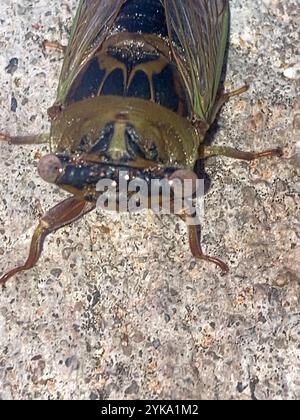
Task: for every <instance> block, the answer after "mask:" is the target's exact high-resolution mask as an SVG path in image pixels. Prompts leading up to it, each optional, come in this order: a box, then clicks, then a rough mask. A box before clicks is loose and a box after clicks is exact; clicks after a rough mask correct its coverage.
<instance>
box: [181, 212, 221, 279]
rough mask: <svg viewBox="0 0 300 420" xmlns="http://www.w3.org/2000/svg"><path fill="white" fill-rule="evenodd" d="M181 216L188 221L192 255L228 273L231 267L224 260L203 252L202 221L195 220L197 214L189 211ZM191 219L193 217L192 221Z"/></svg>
mask: <svg viewBox="0 0 300 420" xmlns="http://www.w3.org/2000/svg"><path fill="white" fill-rule="evenodd" d="M180 217H181V218H182V220H184V221H185V222H186V223H187V227H188V235H189V243H190V249H191V252H192V255H193V256H194V257H195V258H197V259H199V260H203V261H208V262H210V263H213V264H215V265H217V266H218V267H219V268H220V269H221V270H222V273H223V274H224V275H225V274H227V273H228V272H229V267H228V265H227V264H226V263H225V262H224V261H222V260H220V259H219V258H217V257H213V256H210V255H206V254H205V253H204V252H203V250H202V246H201V225H200V221H197V220H195V218H196V217H197V216H196V215H193V216H191V215H189V214H188V213H185V214H183V215H182V216H180ZM191 219H193V220H192V223H191Z"/></svg>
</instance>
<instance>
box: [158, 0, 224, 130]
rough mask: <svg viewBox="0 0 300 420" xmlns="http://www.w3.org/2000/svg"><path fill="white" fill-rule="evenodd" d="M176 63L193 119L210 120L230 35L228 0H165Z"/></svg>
mask: <svg viewBox="0 0 300 420" xmlns="http://www.w3.org/2000/svg"><path fill="white" fill-rule="evenodd" d="M164 2H165V9H166V16H167V23H168V30H169V37H170V39H171V41H172V42H171V45H172V49H173V54H174V56H175V60H176V62H177V65H178V67H179V69H180V72H181V74H182V76H183V79H184V82H185V86H186V89H187V91H188V93H189V96H190V100H191V103H192V104H193V111H194V117H195V118H197V119H200V120H203V121H206V122H207V121H209V118H210V114H211V112H212V107H213V105H214V102H215V100H216V95H217V92H218V88H219V83H220V78H221V74H222V68H223V63H224V55H225V50H226V45H227V39H228V32H229V0H185V1H182V0H164Z"/></svg>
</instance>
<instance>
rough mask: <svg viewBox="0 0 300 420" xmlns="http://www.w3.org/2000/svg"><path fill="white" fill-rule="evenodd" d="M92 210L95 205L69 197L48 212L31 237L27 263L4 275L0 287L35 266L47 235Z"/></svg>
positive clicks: (0, 279)
mask: <svg viewBox="0 0 300 420" xmlns="http://www.w3.org/2000/svg"><path fill="white" fill-rule="evenodd" d="M94 208H95V204H93V203H88V202H86V201H84V200H78V199H76V198H74V197H71V198H68V199H67V200H65V201H63V202H62V203H60V204H58V205H57V206H55V207H54V208H52V209H51V210H49V211H48V212H47V213H46V214H45V215H44V216H43V217H42V218H41V219H40V222H39V224H38V226H37V228H36V230H35V232H34V234H33V236H32V240H31V246H30V251H29V256H28V258H27V261H26V262H25V264H24V265H21V266H19V267H17V268H15V269H13V270H11V271H9V272H8V273H6V274H4V275H3V276H2V277H1V278H0V285H2V286H4V285H5V283H6V282H7V281H8V280H9V279H10V278H11V277H13V276H15V275H16V274H17V273H20V272H22V271H27V270H30V269H31V268H32V267H34V266H35V265H36V263H37V262H38V260H39V258H40V256H41V253H42V250H43V243H44V240H45V238H46V236H47V235H49V233H52V232H54V231H56V230H58V229H60V228H62V227H63V226H66V225H69V224H70V223H72V222H74V221H75V220H77V219H79V218H81V217H82V216H84V215H85V214H86V213H88V212H90V211H91V210H93V209H94Z"/></svg>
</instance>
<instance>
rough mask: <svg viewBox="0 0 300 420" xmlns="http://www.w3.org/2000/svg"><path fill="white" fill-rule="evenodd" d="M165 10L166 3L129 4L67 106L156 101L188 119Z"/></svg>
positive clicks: (152, 0) (136, 0) (81, 76)
mask: <svg viewBox="0 0 300 420" xmlns="http://www.w3.org/2000/svg"><path fill="white" fill-rule="evenodd" d="M167 35H168V29H167V23H166V16H165V10H164V6H163V5H162V2H161V1H160V0H143V1H140V0H129V1H127V2H126V3H125V4H124V5H123V7H122V8H121V10H120V13H119V15H118V17H117V19H116V21H115V23H114V25H113V28H112V29H111V31H110V35H109V36H108V37H107V39H106V41H105V42H104V44H103V45H102V47H101V48H100V50H99V51H98V52H97V53H96V54H95V55H94V56H93V57H92V58H91V59H90V60H89V62H88V63H87V64H86V66H85V67H84V69H83V70H82V71H81V72H80V74H79V75H78V77H77V78H76V80H75V81H74V83H73V85H72V87H71V89H70V91H69V93H68V95H67V97H66V100H65V106H68V105H70V104H71V103H73V102H77V101H82V100H84V99H86V98H89V97H93V96H101V95H103V96H108V95H113V96H119V97H135V98H141V99H145V100H150V101H152V102H155V103H157V104H160V105H161V106H163V107H165V108H167V109H169V110H171V111H173V112H176V113H178V114H180V115H181V116H187V115H188V112H189V104H188V99H187V96H186V94H185V90H184V88H183V81H182V78H181V76H180V74H179V71H178V69H177V67H176V64H175V63H174V62H173V61H172V60H171V59H170V57H171V54H170V48H169V44H168V42H167V41H166V40H167Z"/></svg>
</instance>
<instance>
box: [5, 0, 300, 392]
mask: <svg viewBox="0 0 300 420" xmlns="http://www.w3.org/2000/svg"><path fill="white" fill-rule="evenodd" d="M77 3H78V2H77V1H75V0H73V1H71V0H63V1H61V0H52V1H51V2H49V1H46V0H34V1H32V0H1V4H0V48H1V55H0V85H1V89H0V105H1V115H0V131H7V132H9V133H11V134H16V133H18V134H20V133H24V134H28V133H36V132H40V131H46V130H47V129H48V128H49V124H48V119H47V114H46V109H47V108H48V107H49V106H51V105H52V103H53V102H54V100H55V93H56V88H57V81H58V76H59V71H60V67H61V64H62V60H63V57H62V55H61V54H60V53H58V52H56V51H47V52H43V51H42V49H41V43H42V41H43V40H44V39H51V40H54V39H56V40H62V41H63V42H64V43H65V42H66V40H67V37H68V31H69V28H70V24H71V17H72V16H73V15H74V12H75V8H76V5H77ZM231 8H232V32H231V44H230V50H229V57H228V75H227V82H226V88H227V89H232V88H234V87H239V86H240V85H241V84H243V83H244V82H245V81H246V82H249V83H250V84H251V89H250V91H249V92H248V93H246V94H244V95H243V96H241V97H239V98H236V99H233V100H232V101H231V102H230V103H228V104H227V105H226V106H225V107H224V109H223V111H222V113H221V115H220V118H219V120H218V130H217V132H216V135H215V136H214V143H215V144H227V145H231V146H235V147H238V148H240V149H244V150H252V149H254V150H263V149H265V148H270V147H274V146H282V147H284V150H285V156H284V158H283V159H278V158H274V159H270V160H264V161H259V162H255V163H251V164H249V163H244V162H238V161H233V160H231V159H225V158H224V159H223V158H214V159H211V160H210V161H209V162H207V164H206V172H207V174H208V176H209V177H210V179H211V187H210V190H209V192H208V193H207V195H206V200H205V221H204V224H203V232H202V237H203V244H204V246H205V249H206V250H207V252H209V253H210V254H213V255H216V256H219V257H221V258H222V259H224V260H225V261H227V262H228V263H229V264H230V274H229V275H228V276H226V277H222V276H221V274H220V272H219V270H218V269H217V268H216V267H214V266H212V265H210V264H207V263H201V262H196V261H195V260H194V258H192V256H191V255H190V251H189V247H188V241H187V236H186V228H185V225H184V223H183V222H181V220H180V219H178V218H176V217H173V216H163V217H161V218H158V217H155V216H153V215H152V214H151V213H150V212H144V213H142V214H140V215H135V216H133V215H127V214H123V215H120V216H118V217H112V216H111V215H109V214H107V215H106V214H104V213H101V214H96V213H94V214H90V215H89V216H87V217H85V218H84V219H82V220H81V221H78V222H76V223H74V225H73V226H72V227H70V228H69V227H68V228H65V229H63V230H61V231H60V232H58V233H56V234H54V235H52V236H50V237H49V239H48V240H47V241H46V245H45V250H44V254H43V257H42V259H41V260H40V263H39V265H38V266H37V267H36V268H35V269H33V270H32V271H31V272H29V273H24V274H20V275H18V276H17V277H16V278H15V279H14V280H13V281H11V282H10V283H9V284H8V285H7V288H6V289H5V290H3V291H1V292H0V337H1V338H0V397H1V398H2V399H49V398H51V399H112V398H121V399H123V398H125V399H127V398H139V399H140V398H161V399H169V398H179V399H187V398H191V399H228V398H230V399H231V398H234V399H288V398H290V399H296V398H300V214H299V213H300V212H299V206H300V199H299V194H300V178H299V175H300V167H299V166H300V103H299V86H300V60H299V48H300V40H299V27H300V19H299V16H300V10H299V1H298V0H232V1H231ZM12 59H14V60H12ZM297 95H298V96H297ZM297 142H298V150H297ZM0 147H1V159H0V182H1V184H0V185H1V191H0V221H1V227H0V255H1V264H0V273H2V272H4V271H5V270H7V269H8V268H11V267H12V266H14V265H15V264H16V263H17V262H23V261H24V260H25V258H26V256H27V250H28V246H29V243H30V237H31V234H32V230H33V228H34V226H35V225H36V222H37V219H38V217H39V216H41V214H43V212H44V211H45V210H46V209H48V208H50V207H51V206H53V205H54V204H56V203H58V202H59V201H60V200H62V198H64V197H66V196H67V194H64V193H63V192H62V191H59V190H58V189H57V188H55V187H52V186H50V185H47V184H46V183H44V182H43V181H42V180H41V179H39V178H38V177H37V171H36V166H37V157H38V155H39V154H42V153H47V147H33V146H26V147H18V148H17V147H12V146H9V145H5V144H1V145H0Z"/></svg>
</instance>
